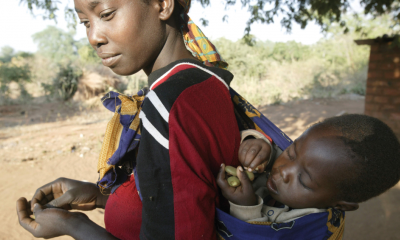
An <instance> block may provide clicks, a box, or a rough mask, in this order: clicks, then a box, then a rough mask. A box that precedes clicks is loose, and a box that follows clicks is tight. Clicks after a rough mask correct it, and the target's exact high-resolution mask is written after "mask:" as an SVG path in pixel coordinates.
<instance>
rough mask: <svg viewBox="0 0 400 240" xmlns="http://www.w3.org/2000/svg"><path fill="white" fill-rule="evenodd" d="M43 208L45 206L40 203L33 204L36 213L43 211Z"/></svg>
mask: <svg viewBox="0 0 400 240" xmlns="http://www.w3.org/2000/svg"><path fill="white" fill-rule="evenodd" d="M42 210H43V207H42V205H40V204H39V203H35V205H33V212H34V213H37V212H41V211H42Z"/></svg>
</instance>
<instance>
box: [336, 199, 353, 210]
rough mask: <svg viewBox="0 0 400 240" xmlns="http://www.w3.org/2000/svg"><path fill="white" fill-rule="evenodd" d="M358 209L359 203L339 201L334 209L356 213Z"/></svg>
mask: <svg viewBox="0 0 400 240" xmlns="http://www.w3.org/2000/svg"><path fill="white" fill-rule="evenodd" d="M358 207H359V205H358V203H353V202H346V201H339V202H338V203H337V204H336V206H335V207H334V208H335V209H338V210H342V211H355V210H357V209H358Z"/></svg>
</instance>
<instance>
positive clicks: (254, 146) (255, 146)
mask: <svg viewBox="0 0 400 240" xmlns="http://www.w3.org/2000/svg"><path fill="white" fill-rule="evenodd" d="M270 156H271V145H269V144H268V143H267V142H265V140H263V139H247V140H244V141H243V142H242V144H240V147H239V162H240V163H241V164H242V165H243V167H244V168H245V169H247V170H248V171H250V172H252V171H254V170H256V171H257V172H259V173H261V172H264V170H265V167H266V166H267V165H268V162H269V159H270Z"/></svg>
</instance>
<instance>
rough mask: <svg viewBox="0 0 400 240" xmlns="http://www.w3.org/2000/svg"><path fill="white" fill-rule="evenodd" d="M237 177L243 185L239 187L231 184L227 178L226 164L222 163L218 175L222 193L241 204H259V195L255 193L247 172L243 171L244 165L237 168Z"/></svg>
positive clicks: (235, 202)
mask: <svg viewBox="0 0 400 240" xmlns="http://www.w3.org/2000/svg"><path fill="white" fill-rule="evenodd" d="M236 174H237V177H238V178H239V180H240V182H241V185H240V186H239V187H236V188H235V187H231V186H229V183H228V181H227V180H226V179H225V164H222V165H221V168H220V170H219V173H218V176H217V184H218V186H219V187H220V188H221V190H222V195H223V196H224V197H225V198H226V199H228V200H229V201H230V202H232V203H234V204H237V205H241V206H253V205H257V200H258V199H257V195H256V194H255V193H254V190H253V186H252V185H251V182H250V179H249V178H248V177H247V174H246V173H245V172H244V171H243V168H242V167H240V166H239V167H238V168H237V170H236Z"/></svg>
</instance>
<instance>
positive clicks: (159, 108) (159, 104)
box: [146, 91, 169, 122]
mask: <svg viewBox="0 0 400 240" xmlns="http://www.w3.org/2000/svg"><path fill="white" fill-rule="evenodd" d="M146 97H147V98H149V100H150V102H151V103H152V104H153V106H154V107H155V108H156V109H157V111H158V113H160V115H161V116H162V117H163V118H164V120H165V121H166V122H168V119H169V112H168V110H167V109H166V108H165V106H164V104H162V102H161V100H160V99H159V98H158V96H157V94H156V92H154V91H150V92H149V93H148V94H147V95H146Z"/></svg>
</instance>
